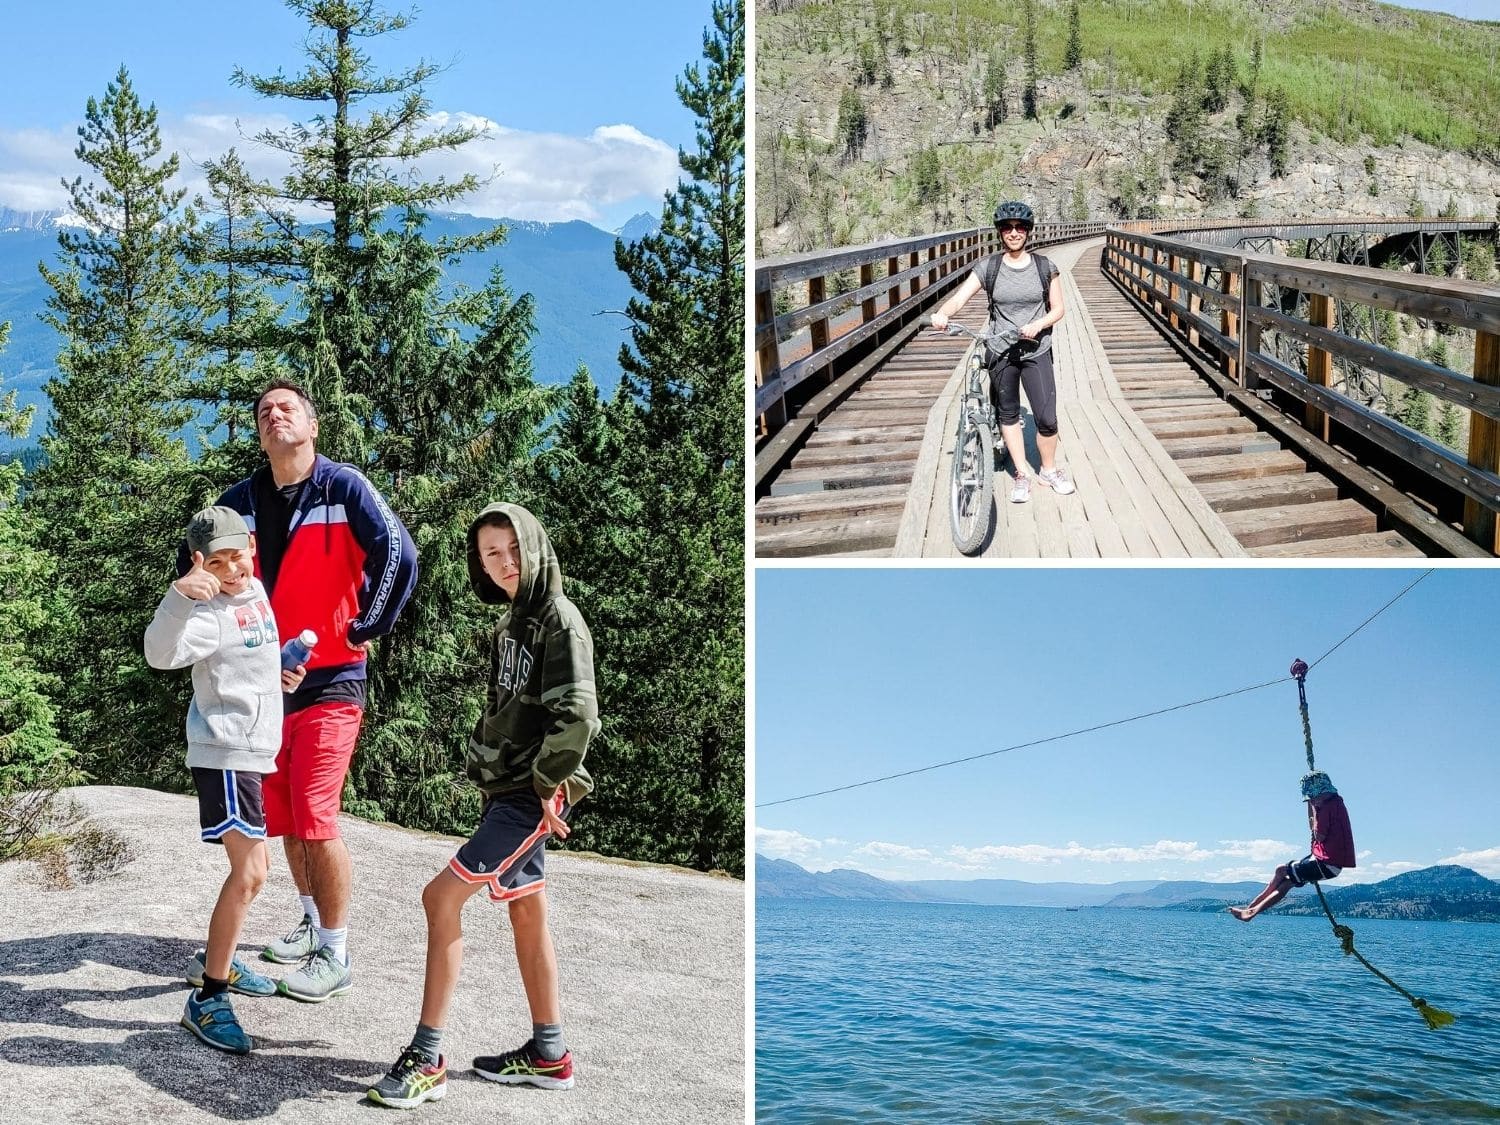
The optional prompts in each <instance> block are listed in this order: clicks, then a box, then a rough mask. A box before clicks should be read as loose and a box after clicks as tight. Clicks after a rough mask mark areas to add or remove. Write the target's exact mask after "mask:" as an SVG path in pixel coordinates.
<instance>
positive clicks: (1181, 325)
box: [755, 219, 1500, 558]
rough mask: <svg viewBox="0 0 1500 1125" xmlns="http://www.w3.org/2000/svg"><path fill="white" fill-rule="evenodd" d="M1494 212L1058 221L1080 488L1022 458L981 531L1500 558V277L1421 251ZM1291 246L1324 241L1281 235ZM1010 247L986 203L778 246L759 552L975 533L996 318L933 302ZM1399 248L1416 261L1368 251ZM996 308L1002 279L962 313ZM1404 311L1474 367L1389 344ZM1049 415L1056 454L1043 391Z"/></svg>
mask: <svg viewBox="0 0 1500 1125" xmlns="http://www.w3.org/2000/svg"><path fill="white" fill-rule="evenodd" d="M1495 233H1496V231H1495V224H1494V223H1492V222H1458V221H1454V220H1428V221H1417V220H1353V219H1329V220H1318V221H1299V222H1284V223H1261V224H1254V223H1247V222H1233V223H1222V222H1220V223H1212V222H1200V223H1197V224H1184V223H1182V222H1178V223H1168V222H1153V223H1144V222H1143V223H1126V224H1121V225H1118V226H1109V227H1106V226H1105V225H1104V224H1102V223H1081V224H1053V225H1050V226H1049V225H1047V224H1041V225H1039V226H1038V228H1037V230H1036V232H1035V237H1034V240H1033V243H1032V246H1033V248H1034V249H1040V250H1042V251H1043V252H1044V253H1046V254H1047V255H1048V256H1049V257H1051V258H1052V259H1053V260H1054V261H1055V262H1056V263H1057V264H1058V266H1059V267H1061V269H1062V278H1063V290H1064V297H1065V300H1066V303H1067V316H1066V317H1065V318H1064V319H1063V321H1062V322H1061V323H1060V324H1059V325H1058V326H1057V329H1056V330H1055V333H1054V337H1053V346H1054V349H1055V367H1056V371H1057V380H1058V401H1059V419H1060V421H1059V425H1060V428H1061V435H1062V446H1061V452H1060V463H1061V464H1063V465H1064V466H1065V467H1066V468H1067V469H1068V471H1069V472H1070V473H1071V474H1072V476H1073V478H1074V480H1075V481H1076V482H1077V485H1078V490H1077V492H1076V493H1074V494H1073V495H1070V496H1056V495H1054V494H1053V493H1052V492H1050V491H1049V490H1047V489H1046V488H1042V487H1038V486H1034V487H1033V489H1032V498H1031V501H1030V502H1029V503H1026V504H1010V503H1008V502H1007V492H1008V490H1007V489H1006V487H1005V484H1006V482H1005V479H1004V478H1003V477H1002V478H1001V479H1000V480H999V482H998V484H999V487H998V488H997V490H996V491H997V499H996V503H995V515H996V524H995V532H994V534H993V535H992V536H991V537H990V539H989V541H988V542H986V543H985V544H984V545H983V546H982V547H981V549H980V553H981V554H983V555H986V556H994V557H1012V558H1015V557H1031V558H1060V557H1087V558H1139V557H1226V556H1245V555H1251V556H1257V557H1309V558H1319V557H1323V558H1335V557H1360V558H1376V557H1421V556H1449V557H1452V556H1461V557H1492V556H1493V555H1494V554H1495V553H1496V551H1497V548H1500V539H1497V530H1496V527H1497V523H1496V513H1497V511H1500V288H1495V287H1493V286H1486V285H1478V284H1472V283H1469V282H1463V281H1456V280H1451V279H1448V278H1439V277H1431V276H1427V275H1425V274H1424V273H1422V272H1421V271H1422V269H1423V268H1424V266H1425V263H1426V262H1427V261H1429V256H1430V251H1431V247H1432V245H1433V244H1434V243H1436V242H1442V243H1443V244H1444V246H1445V250H1446V252H1447V253H1449V254H1450V255H1451V254H1453V253H1455V252H1456V251H1457V249H1458V243H1459V240H1460V239H1462V238H1465V237H1482V238H1493V237H1494V236H1495ZM1290 244H1295V247H1296V249H1298V250H1302V249H1304V248H1305V249H1306V251H1307V253H1308V255H1309V256H1308V257H1305V258H1304V257H1294V256H1286V255H1277V254H1273V253H1271V252H1270V251H1272V250H1274V249H1277V248H1283V249H1284V248H1286V247H1288V245H1290ZM995 249H996V245H995V235H994V232H993V231H992V230H988V229H978V230H968V231H958V232H952V233H947V234H940V235H932V236H928V237H924V238H915V239H906V240H902V241H896V242H888V243H880V244H877V245H872V246H864V247H856V248H851V249H846V250H839V251H834V252H831V253H817V254H808V255H799V256H797V257H793V258H783V259H778V260H774V261H767V262H764V263H762V264H761V265H760V266H759V267H758V268H757V269H756V272H755V290H756V334H755V347H756V351H757V356H758V363H757V374H756V398H755V413H756V430H757V439H756V458H755V495H756V504H755V524H756V531H755V549H756V554H757V556H758V557H760V558H771V557H779V556H809V555H837V556H844V557H851V556H860V555H867V556H885V557H898V558H913V557H919V556H944V555H949V556H951V555H954V554H956V552H955V551H954V549H953V546H952V541H951V538H950V536H949V529H948V517H947V503H948V474H949V470H950V468H951V457H952V448H951V447H952V440H953V432H954V429H955V426H956V423H957V410H958V404H959V399H960V394H959V392H960V383H961V380H962V373H963V370H964V365H965V362H966V356H967V352H968V348H969V344H968V342H967V340H965V339H963V338H956V337H950V336H946V335H941V334H937V333H933V332H931V331H925V330H923V329H921V327H920V325H919V323H918V318H919V317H921V316H922V315H923V313H930V312H931V311H932V310H933V309H934V308H935V307H936V305H937V303H938V302H939V301H940V300H941V299H942V298H943V297H944V296H946V295H947V293H948V292H950V291H951V289H952V287H953V286H954V285H956V284H957V283H958V282H959V281H961V280H962V279H963V278H964V277H965V276H966V275H967V274H968V272H969V270H970V269H971V268H972V267H973V264H974V263H975V262H976V261H978V260H979V259H980V258H981V257H983V256H984V255H985V254H988V253H992V252H994V251H995ZM1393 255H1394V256H1395V257H1396V258H1397V259H1398V260H1401V259H1404V260H1405V261H1406V262H1407V263H1408V264H1409V266H1410V267H1412V269H1411V270H1410V271H1408V270H1389V269H1386V270H1381V269H1372V268H1370V267H1369V264H1368V263H1369V262H1370V261H1371V260H1376V261H1379V260H1389V259H1390V258H1391V257H1392V256H1393ZM1322 259H1330V260H1322ZM1450 260H1451V258H1450ZM985 315H986V310H985V308H984V300H983V297H982V295H981V296H979V297H976V298H975V299H974V300H972V301H970V302H969V305H968V306H967V307H966V308H965V309H964V311H963V312H962V313H961V314H960V319H962V320H963V321H964V322H965V323H967V324H968V325H969V326H970V327H972V328H979V327H980V325H981V324H982V323H983V321H984V318H985ZM1397 326H1400V327H1403V328H1404V329H1406V330H1407V334H1408V338H1409V336H1410V334H1411V333H1412V332H1414V331H1420V332H1422V333H1425V334H1426V335H1427V336H1428V337H1431V338H1433V339H1442V340H1444V341H1445V342H1446V341H1452V342H1453V346H1452V347H1451V348H1450V349H1449V353H1448V358H1449V362H1451V363H1453V364H1454V365H1455V366H1460V367H1468V368H1469V369H1470V371H1471V372H1472V374H1465V373H1462V372H1460V371H1457V370H1452V369H1450V368H1449V367H1446V366H1440V365H1439V364H1437V363H1434V362H1430V361H1429V360H1430V359H1431V358H1432V354H1433V353H1432V352H1431V351H1428V354H1427V358H1421V357H1418V356H1415V355H1408V354H1405V353H1403V352H1401V351H1398V350H1394V349H1393V348H1391V347H1389V346H1388V344H1389V343H1391V342H1392V341H1393V340H1394V339H1395V338H1396V334H1395V329H1396V327H1397ZM1471 336H1472V340H1473V344H1472V362H1470V361H1469V360H1470V356H1469V343H1468V342H1469V339H1470V338H1471ZM1424 350H1425V349H1424ZM1409 389H1410V390H1420V391H1425V392H1427V393H1428V394H1429V395H1431V396H1432V400H1433V401H1434V402H1435V403H1436V408H1441V407H1442V406H1443V404H1446V403H1451V404H1453V406H1454V407H1456V408H1457V413H1456V415H1455V414H1454V413H1453V411H1452V410H1450V412H1449V421H1450V424H1452V423H1453V422H1454V420H1455V419H1456V421H1457V423H1458V429H1459V431H1460V434H1461V435H1463V436H1461V439H1460V440H1459V442H1458V445H1459V448H1458V449H1456V450H1455V449H1453V448H1449V447H1448V446H1446V445H1443V444H1441V443H1439V442H1437V441H1434V440H1433V439H1432V438H1429V437H1427V436H1425V435H1423V434H1422V433H1420V432H1418V431H1416V430H1413V429H1410V428H1408V427H1407V426H1405V425H1402V424H1401V423H1399V422H1397V421H1395V420H1394V419H1393V418H1392V417H1390V416H1389V411H1390V410H1392V409H1393V407H1394V405H1395V404H1396V403H1398V402H1399V401H1400V400H1401V396H1402V395H1403V394H1405V393H1406V392H1407V391H1408V390H1409ZM1026 429H1027V445H1028V452H1029V454H1030V461H1031V471H1033V472H1034V471H1035V468H1036V465H1037V464H1038V462H1037V459H1036V452H1035V429H1034V424H1033V422H1032V419H1031V415H1030V412H1029V411H1028V412H1027V414H1026ZM1450 440H1451V438H1450ZM997 444H998V443H997Z"/></svg>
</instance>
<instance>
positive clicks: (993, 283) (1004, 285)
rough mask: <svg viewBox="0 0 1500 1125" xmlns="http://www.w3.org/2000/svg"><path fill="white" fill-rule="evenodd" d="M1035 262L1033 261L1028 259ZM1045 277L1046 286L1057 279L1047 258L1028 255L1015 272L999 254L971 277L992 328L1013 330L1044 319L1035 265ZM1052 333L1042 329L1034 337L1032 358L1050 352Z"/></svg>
mask: <svg viewBox="0 0 1500 1125" xmlns="http://www.w3.org/2000/svg"><path fill="white" fill-rule="evenodd" d="M1033 258H1034V259H1036V261H1033V260H1032V259H1033ZM1038 261H1039V262H1041V263H1042V269H1043V271H1044V272H1045V273H1046V275H1047V284H1048V285H1051V284H1052V279H1053V278H1054V277H1056V276H1057V266H1056V265H1055V264H1054V263H1053V262H1052V260H1051V259H1050V258H1045V257H1043V256H1042V255H1040V254H1032V255H1031V256H1030V257H1028V258H1027V259H1026V264H1025V265H1024V266H1022V267H1021V268H1020V269H1016V268H1015V267H1014V266H1011V265H1010V264H1009V263H1007V262H1006V261H1005V255H1003V254H991V255H990V256H989V257H987V258H985V259H984V260H983V261H981V262H980V263H979V264H978V265H977V266H975V267H974V276H975V277H977V278H978V279H979V284H980V286H981V287H982V288H983V289H984V291H985V293H986V294H988V295H989V299H990V320H991V322H992V323H994V324H996V325H1002V324H1010V325H1013V326H1015V327H1016V328H1019V327H1021V325H1023V324H1029V323H1030V322H1031V321H1033V320H1040V319H1041V318H1042V317H1044V316H1046V315H1047V295H1046V293H1045V292H1044V291H1043V289H1042V279H1041V277H1039V276H1038V274H1037V268H1036V267H1037V262H1038ZM1051 348H1052V329H1051V328H1050V327H1049V328H1045V329H1043V330H1042V334H1041V335H1040V336H1038V337H1037V348H1036V351H1035V352H1033V353H1031V354H1033V355H1040V354H1041V353H1042V352H1045V351H1050V350H1051Z"/></svg>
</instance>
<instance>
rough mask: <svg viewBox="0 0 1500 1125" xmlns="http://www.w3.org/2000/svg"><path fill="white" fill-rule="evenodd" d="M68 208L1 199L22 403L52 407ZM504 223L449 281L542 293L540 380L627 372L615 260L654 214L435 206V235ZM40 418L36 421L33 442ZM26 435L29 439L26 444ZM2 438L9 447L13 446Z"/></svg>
mask: <svg viewBox="0 0 1500 1125" xmlns="http://www.w3.org/2000/svg"><path fill="white" fill-rule="evenodd" d="M66 218H67V217H66V215H65V213H64V212H60V211H24V212H23V211H13V210H9V209H6V208H0V323H4V322H6V321H9V322H10V325H11V333H10V344H9V346H8V347H7V348H6V349H5V350H4V351H3V352H0V393H3V392H5V391H10V390H15V391H17V392H18V395H17V398H18V401H19V404H20V405H22V406H28V405H33V404H35V405H38V406H41V407H45V402H46V395H45V393H44V392H43V390H42V386H43V384H44V383H46V381H47V380H48V379H50V378H51V377H52V375H53V374H54V373H55V370H56V357H57V353H58V350H59V348H60V346H61V342H60V339H59V337H58V335H57V333H56V332H55V331H54V330H53V329H52V328H51V327H50V326H49V325H47V324H45V323H44V322H43V321H42V320H40V319H39V315H38V314H40V313H41V312H42V311H43V309H44V308H45V305H46V300H47V297H48V296H49V295H50V293H51V290H50V289H49V287H48V286H47V283H46V282H45V281H43V280H42V276H41V274H40V272H39V271H38V270H37V263H38V262H42V261H49V262H50V261H51V260H52V259H53V258H54V256H55V255H56V252H57V227H58V225H59V221H60V220H61V221H64V222H65V221H66ZM497 223H498V224H500V225H503V226H505V227H506V228H507V229H508V234H507V237H506V239H505V241H504V242H503V243H502V244H501V245H499V246H498V247H495V248H493V249H491V250H488V251H485V252H483V253H479V254H471V255H468V256H467V257H466V258H465V259H464V260H463V261H461V262H459V263H458V264H456V265H449V266H448V267H447V276H446V283H445V290H446V291H451V289H452V288H453V287H454V286H457V285H465V286H468V287H469V288H471V289H473V288H479V287H481V286H483V285H484V284H485V283H486V281H487V280H488V278H489V274H490V270H491V269H492V268H493V267H494V266H497V265H498V266H499V267H500V268H501V270H502V271H503V273H504V278H505V284H506V286H507V287H508V288H509V289H510V291H511V292H512V293H513V294H517V295H519V294H521V293H530V294H531V295H532V296H533V297H534V298H535V300H536V332H535V334H534V335H533V337H532V367H533V371H534V373H535V375H536V378H537V380H538V381H539V382H543V383H565V382H567V381H568V380H569V379H571V378H572V377H573V372H574V371H575V370H576V369H577V368H578V365H579V364H587V365H588V368H589V372H590V373H591V374H592V375H593V377H594V382H595V383H597V384H598V385H599V388H600V391H601V393H603V394H606V395H607V394H610V393H612V392H613V390H614V387H615V384H616V383H618V382H619V379H620V367H619V352H620V345H621V344H623V343H625V341H626V339H627V336H626V330H627V328H628V327H629V324H628V322H627V321H626V319H625V318H624V316H623V315H620V314H621V313H622V312H623V310H624V308H625V305H626V302H627V301H629V300H630V298H631V296H632V295H633V294H634V290H632V289H631V287H630V282H629V281H628V280H627V278H626V277H625V275H624V274H623V273H621V272H620V271H619V269H617V268H616V266H615V258H614V253H615V241H616V238H620V239H624V240H625V241H634V240H636V239H639V238H641V237H643V236H644V235H647V234H650V233H652V232H654V231H655V230H656V229H657V227H658V221H657V218H656V217H655V216H652V215H649V214H640V215H636V216H635V217H633V218H632V219H630V220H629V221H628V222H627V223H626V224H625V225H624V226H623V227H621V228H620V230H619V231H617V232H615V233H610V232H608V231H604V230H600V229H599V228H598V227H595V226H591V225H590V224H588V223H585V222H581V221H573V222H566V223H540V222H530V221H526V220H510V219H483V218H478V217H476V216H473V215H463V214H456V213H441V214H434V215H432V216H431V218H430V219H429V221H428V224H427V228H426V233H427V235H428V237H430V238H434V239H436V238H439V237H442V236H444V235H450V236H451V235H461V234H472V233H475V232H478V231H482V230H487V229H489V228H490V227H492V226H494V225H496V224H497ZM41 426H42V422H41V420H40V419H39V420H38V421H37V422H36V423H35V424H34V425H33V427H32V438H31V440H32V441H33V442H34V441H35V437H36V435H37V434H38V433H39V432H40V430H41ZM22 444H24V443H22ZM7 447H8V445H7V443H4V442H3V441H0V449H4V448H7Z"/></svg>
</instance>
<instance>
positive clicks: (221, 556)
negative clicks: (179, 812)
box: [145, 507, 306, 1055]
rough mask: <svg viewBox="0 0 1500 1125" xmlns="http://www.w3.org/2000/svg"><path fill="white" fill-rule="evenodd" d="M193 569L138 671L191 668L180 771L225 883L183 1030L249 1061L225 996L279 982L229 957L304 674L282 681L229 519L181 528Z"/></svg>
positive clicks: (269, 627)
mask: <svg viewBox="0 0 1500 1125" xmlns="http://www.w3.org/2000/svg"><path fill="white" fill-rule="evenodd" d="M187 549H188V554H189V555H190V556H191V557H192V560H193V567H192V569H191V570H189V571H188V572H187V573H186V574H184V575H183V576H182V577H181V578H179V579H178V580H177V581H176V582H173V583H172V585H171V587H170V588H169V589H168V590H167V593H166V596H165V597H163V598H162V600H161V604H160V605H159V606H157V607H156V616H155V617H153V618H152V619H151V624H150V625H148V626H147V627H146V638H145V649H146V663H148V664H150V665H151V667H153V668H161V669H173V668H185V667H187V666H188V665H192V669H193V701H192V703H191V704H190V705H189V706H188V716H187V744H188V745H187V764H188V766H189V768H191V769H192V771H193V784H194V785H195V786H196V787H197V790H198V822H199V825H200V827H201V830H202V832H201V835H202V839H203V840H204V841H205V842H206V843H211V844H221V845H223V847H224V851H225V854H226V855H228V857H229V876H228V878H226V879H225V880H224V886H223V888H222V889H221V890H220V891H219V899H218V902H217V903H216V904H215V906H214V911H213V915H212V916H211V917H210V919H209V923H208V948H207V949H206V950H205V951H204V952H203V953H202V954H201V955H195V956H194V958H193V960H192V962H191V963H190V965H189V968H188V981H189V983H191V984H194V985H196V986H197V988H196V989H195V990H194V991H192V992H189V993H188V999H187V1006H186V1008H185V1009H184V1011H183V1013H182V1026H183V1027H185V1028H187V1029H188V1030H189V1031H191V1032H192V1033H193V1034H194V1035H196V1036H197V1037H198V1038H199V1039H201V1040H203V1041H204V1042H205V1043H207V1044H208V1045H209V1046H210V1047H217V1048H218V1049H219V1050H221V1051H230V1052H232V1053H234V1054H237V1055H245V1054H249V1053H250V1049H251V1046H252V1042H251V1039H250V1036H248V1035H247V1034H245V1031H244V1029H243V1028H242V1027H240V1023H239V1020H238V1019H237V1018H236V1016H235V1014H234V1009H233V1007H231V1006H230V1003H229V993H230V992H231V991H233V992H240V993H244V994H245V995H249V996H270V995H273V994H274V993H275V991H276V982H275V981H272V980H270V979H269V978H268V977H264V976H262V975H261V974H259V973H257V972H254V971H253V970H251V969H249V968H248V967H246V966H245V965H244V964H242V963H241V962H240V960H239V958H238V957H235V956H234V949H235V946H236V944H238V941H239V934H240V927H241V926H242V925H243V924H244V921H245V913H246V912H247V911H248V910H249V908H250V903H251V902H252V901H253V900H254V898H255V896H256V895H257V894H258V893H260V889H261V887H262V886H263V885H264V884H265V881H266V842H265V841H266V820H265V813H264V810H263V807H262V804H261V789H260V784H261V776H262V775H263V774H267V773H271V772H272V771H274V770H275V769H276V752H277V750H278V749H279V748H280V746H281V693H282V692H283V691H290V690H293V689H294V688H295V687H296V686H297V685H298V684H299V683H301V681H302V677H303V675H304V674H305V673H306V669H305V668H301V667H299V668H297V669H295V670H293V671H289V672H284V671H282V667H281V655H280V646H279V645H278V643H277V641H278V638H277V633H276V618H275V616H274V615H273V614H272V613H271V599H270V598H269V597H268V596H267V595H266V591H265V588H264V587H263V586H262V585H261V584H260V580H259V579H257V578H256V577H255V572H254V556H255V547H254V544H253V542H252V540H251V538H250V529H249V527H248V526H247V525H246V523H245V520H244V517H243V516H241V515H240V514H239V513H238V512H236V511H235V510H234V509H233V508H224V507H215V508H205V509H204V510H203V511H201V512H199V513H197V514H196V515H195V516H193V518H192V521H191V522H190V523H189V524H188V530H187Z"/></svg>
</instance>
